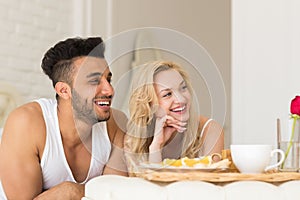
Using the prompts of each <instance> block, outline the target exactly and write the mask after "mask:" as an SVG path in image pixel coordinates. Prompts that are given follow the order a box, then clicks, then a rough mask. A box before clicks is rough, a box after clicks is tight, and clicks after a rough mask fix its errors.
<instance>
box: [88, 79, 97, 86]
mask: <svg viewBox="0 0 300 200" xmlns="http://www.w3.org/2000/svg"><path fill="white" fill-rule="evenodd" d="M89 83H91V84H93V85H96V84H99V79H93V80H90V81H89Z"/></svg>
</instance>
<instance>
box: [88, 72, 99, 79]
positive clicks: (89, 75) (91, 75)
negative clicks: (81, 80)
mask: <svg viewBox="0 0 300 200" xmlns="http://www.w3.org/2000/svg"><path fill="white" fill-rule="evenodd" d="M94 76H102V73H100V72H94V73H91V74H88V75H87V76H86V77H87V78H91V77H94Z"/></svg>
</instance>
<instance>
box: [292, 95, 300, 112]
mask: <svg viewBox="0 0 300 200" xmlns="http://www.w3.org/2000/svg"><path fill="white" fill-rule="evenodd" d="M291 113H292V114H293V115H299V116H300V96H296V97H295V98H294V99H293V100H292V102H291Z"/></svg>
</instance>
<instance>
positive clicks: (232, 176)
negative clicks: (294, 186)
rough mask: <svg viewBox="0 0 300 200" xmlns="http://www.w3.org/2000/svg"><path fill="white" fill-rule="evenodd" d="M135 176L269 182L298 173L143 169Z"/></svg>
mask: <svg viewBox="0 0 300 200" xmlns="http://www.w3.org/2000/svg"><path fill="white" fill-rule="evenodd" d="M136 176H137V177H141V178H144V179H146V180H150V181H158V182H174V181H184V180H200V181H206V182H212V183H226V182H233V181H244V180H248V181H249V180H252V181H264V182H269V183H278V182H285V181H291V180H300V173H297V172H272V173H263V174H241V173H238V172H196V171H191V172H180V173H178V172H167V171H154V170H145V171H143V172H140V173H137V174H136Z"/></svg>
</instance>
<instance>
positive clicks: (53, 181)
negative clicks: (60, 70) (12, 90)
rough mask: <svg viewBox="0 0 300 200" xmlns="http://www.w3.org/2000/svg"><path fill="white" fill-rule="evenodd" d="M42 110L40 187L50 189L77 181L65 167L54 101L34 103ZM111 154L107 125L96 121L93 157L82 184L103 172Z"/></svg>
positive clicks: (40, 100) (43, 100)
mask: <svg viewBox="0 0 300 200" xmlns="http://www.w3.org/2000/svg"><path fill="white" fill-rule="evenodd" d="M36 102H38V103H39V104H40V106H41V108H42V111H43V116H44V119H45V123H46V143H45V147H44V152H43V155H42V158H41V168H42V174H43V187H44V189H49V188H51V187H53V186H55V185H57V184H59V183H61V182H63V181H71V182H76V180H75V179H74V177H73V174H72V171H71V168H70V167H69V165H68V162H67V159H66V156H65V153H64V149H63V144H62V140H61V135H60V129H59V124H58V118H57V102H56V100H51V99H39V100H36ZM110 152H111V143H110V140H109V137H108V134H107V128H106V122H99V123H97V124H96V125H94V126H93V130H92V156H91V161H90V168H89V171H88V174H87V177H86V179H85V180H84V181H83V182H81V184H84V183H86V182H87V181H88V180H90V179H91V178H93V177H95V176H99V175H101V174H102V172H103V168H104V166H105V164H106V163H107V162H108V159H109V156H110Z"/></svg>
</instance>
